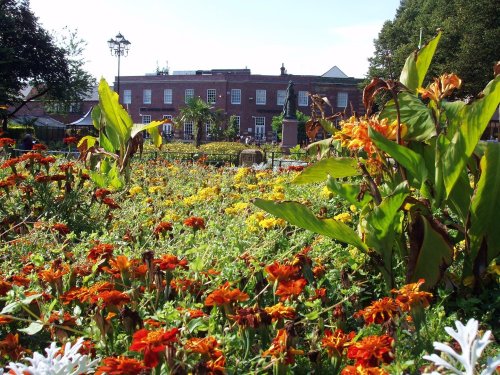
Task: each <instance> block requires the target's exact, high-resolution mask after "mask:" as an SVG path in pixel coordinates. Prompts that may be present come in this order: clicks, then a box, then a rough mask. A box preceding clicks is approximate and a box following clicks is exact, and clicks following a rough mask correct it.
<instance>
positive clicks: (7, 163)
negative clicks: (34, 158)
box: [0, 158, 21, 169]
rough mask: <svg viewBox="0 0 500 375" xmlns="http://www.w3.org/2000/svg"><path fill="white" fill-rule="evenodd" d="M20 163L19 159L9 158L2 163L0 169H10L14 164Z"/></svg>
mask: <svg viewBox="0 0 500 375" xmlns="http://www.w3.org/2000/svg"><path fill="white" fill-rule="evenodd" d="M20 161H21V159H20V158H10V159H8V160H6V161H5V162H3V164H2V165H1V166H0V168H2V169H5V168H10V167H14V166H15V165H16V164H18V163H19V162H20Z"/></svg>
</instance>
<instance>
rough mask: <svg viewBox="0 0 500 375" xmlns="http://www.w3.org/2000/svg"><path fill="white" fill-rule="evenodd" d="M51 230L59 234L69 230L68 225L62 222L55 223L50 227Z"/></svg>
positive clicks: (66, 232)
mask: <svg viewBox="0 0 500 375" xmlns="http://www.w3.org/2000/svg"><path fill="white" fill-rule="evenodd" d="M51 229H52V230H53V231H56V232H58V233H59V234H60V235H62V236H64V235H66V234H68V233H69V232H70V230H69V228H68V226H67V225H66V224H63V223H55V224H54V225H52V228H51Z"/></svg>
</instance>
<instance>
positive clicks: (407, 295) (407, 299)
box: [391, 279, 432, 311]
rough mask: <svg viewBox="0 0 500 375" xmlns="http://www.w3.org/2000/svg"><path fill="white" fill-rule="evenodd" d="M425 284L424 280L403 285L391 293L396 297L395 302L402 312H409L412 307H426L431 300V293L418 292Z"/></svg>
mask: <svg viewBox="0 0 500 375" xmlns="http://www.w3.org/2000/svg"><path fill="white" fill-rule="evenodd" d="M424 283H425V280H424V279H420V280H418V281H417V282H416V283H411V284H407V285H404V286H403V287H401V289H393V290H391V293H395V294H396V295H397V297H396V301H397V302H398V304H399V305H400V306H401V308H402V310H403V311H410V310H411V309H412V308H413V307H416V306H422V307H424V308H425V307H428V306H429V304H430V302H431V300H432V293H429V292H423V291H420V287H421V286H422V285H423V284H424Z"/></svg>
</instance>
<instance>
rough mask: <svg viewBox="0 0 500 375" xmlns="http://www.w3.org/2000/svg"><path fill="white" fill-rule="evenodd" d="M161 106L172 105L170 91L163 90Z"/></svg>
mask: <svg viewBox="0 0 500 375" xmlns="http://www.w3.org/2000/svg"><path fill="white" fill-rule="evenodd" d="M163 104H172V89H164V90H163Z"/></svg>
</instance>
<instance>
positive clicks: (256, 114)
mask: <svg viewBox="0 0 500 375" xmlns="http://www.w3.org/2000/svg"><path fill="white" fill-rule="evenodd" d="M289 81H293V83H294V88H295V93H296V94H297V110H299V111H301V112H303V113H305V114H307V115H309V114H310V107H309V105H310V100H309V94H321V95H322V96H326V97H328V99H329V100H330V103H331V104H332V105H333V106H334V111H335V112H338V111H342V110H344V108H346V107H347V108H348V110H349V111H350V107H351V106H352V108H353V109H354V110H355V111H356V113H358V114H363V113H364V108H363V105H362V92H361V90H360V89H359V87H358V85H359V83H360V82H361V80H360V79H355V78H352V77H347V76H346V75H345V74H344V73H342V72H341V71H340V69H338V68H337V67H334V68H332V69H331V70H330V71H328V72H327V73H325V74H324V75H323V76H306V75H292V74H287V73H286V71H285V68H284V67H282V68H281V74H279V75H275V76H273V75H254V74H251V72H250V69H213V70H208V71H205V70H199V71H189V72H174V73H173V74H171V75H168V74H167V75H145V76H122V77H120V93H119V94H120V102H121V103H122V104H123V106H124V107H126V108H127V109H128V112H129V113H130V115H131V116H132V119H133V121H134V122H136V123H137V122H138V123H148V122H150V121H153V120H160V119H163V118H166V117H168V118H175V117H176V116H177V115H178V114H179V109H180V108H182V107H183V106H184V105H185V104H186V102H187V100H188V99H189V98H190V97H193V96H199V97H201V98H202V99H203V100H205V101H206V102H207V103H210V104H212V105H213V106H214V107H215V108H217V109H221V110H222V111H223V112H224V113H225V114H226V115H227V116H231V115H234V116H236V118H237V121H238V122H239V127H240V135H242V136H252V137H254V138H255V139H267V140H270V139H272V137H273V131H272V129H271V121H272V118H273V116H276V115H279V114H280V113H281V111H282V109H283V103H284V100H285V92H286V88H287V85H288V82H289ZM115 88H116V85H115ZM349 111H348V112H349ZM163 130H164V132H165V133H167V134H170V133H173V132H174V129H172V127H171V125H170V124H166V125H165V126H164V129H163ZM192 133H193V124H192V123H189V122H188V123H184V124H182V125H181V126H180V129H175V137H176V138H181V139H191V138H192ZM207 133H208V132H207Z"/></svg>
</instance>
